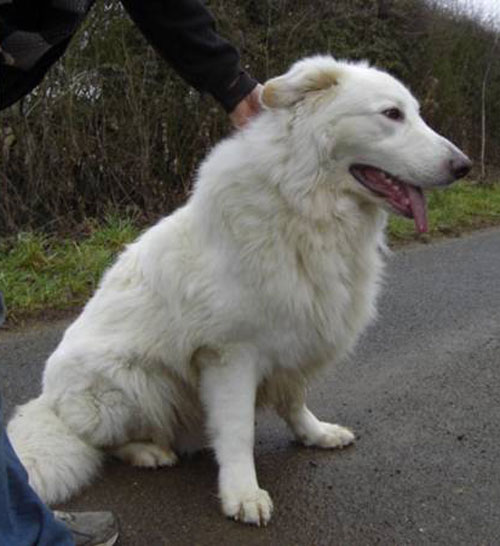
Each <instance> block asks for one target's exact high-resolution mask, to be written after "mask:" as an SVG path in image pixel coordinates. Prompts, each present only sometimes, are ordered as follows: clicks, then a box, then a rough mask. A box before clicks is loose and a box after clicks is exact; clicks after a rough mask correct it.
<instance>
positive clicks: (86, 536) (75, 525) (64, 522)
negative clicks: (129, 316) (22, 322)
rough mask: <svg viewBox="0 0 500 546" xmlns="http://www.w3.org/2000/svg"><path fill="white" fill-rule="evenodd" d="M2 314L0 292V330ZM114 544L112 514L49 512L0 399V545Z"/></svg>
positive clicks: (84, 545) (2, 320)
mask: <svg viewBox="0 0 500 546" xmlns="http://www.w3.org/2000/svg"><path fill="white" fill-rule="evenodd" d="M6 314H7V312H6V308H5V303H4V300H3V294H2V292H0V326H1V325H2V323H3V322H4V321H5V317H6ZM117 540H118V522H117V520H116V518H115V516H114V515H113V513H112V512H78V513H75V512H52V511H51V510H50V509H49V508H48V507H47V506H46V505H45V504H44V503H43V502H42V501H41V500H40V498H39V497H38V495H37V494H36V493H35V491H34V490H33V489H32V488H31V487H30V485H29V482H28V475H27V472H26V470H25V469H24V468H23V466H22V464H21V462H20V461H19V459H18V457H17V455H16V454H15V452H14V450H13V449H12V445H11V444H10V442H9V438H8V437H7V433H6V432H5V427H4V425H3V417H2V398H1V396H0V545H1V546H113V544H115V542H116V541H117Z"/></svg>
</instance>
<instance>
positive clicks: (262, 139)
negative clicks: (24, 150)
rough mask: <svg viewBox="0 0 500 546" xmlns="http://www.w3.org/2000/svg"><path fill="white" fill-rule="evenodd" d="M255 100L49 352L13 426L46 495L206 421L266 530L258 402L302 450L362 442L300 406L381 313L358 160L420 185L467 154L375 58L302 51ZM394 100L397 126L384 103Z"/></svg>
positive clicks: (241, 509)
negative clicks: (401, 116) (257, 448)
mask: <svg viewBox="0 0 500 546" xmlns="http://www.w3.org/2000/svg"><path fill="white" fill-rule="evenodd" d="M263 103H264V105H265V110H264V111H263V113H262V114H261V115H259V116H258V117H257V118H256V119H255V120H254V121H253V122H252V123H250V124H249V126H248V127H247V128H245V129H244V130H241V131H239V132H237V133H235V134H234V135H233V136H231V137H230V138H228V139H227V140H225V141H223V142H221V143H220V144H219V145H218V146H216V147H215V149H214V150H213V151H212V152H211V153H210V155H209V156H208V158H207V159H206V160H205V162H204V163H203V164H202V166H201V168H200V171H199V175H198V178H197V182H196V187H195V191H194V193H193V195H192V196H191V198H190V199H189V201H188V203H187V204H186V205H185V206H184V207H182V208H180V209H179V210H177V211H176V212H175V213H173V214H172V215H171V216H169V217H167V218H165V219H163V220H162V221H160V222H159V223H158V224H157V225H155V226H154V227H152V228H151V229H149V230H148V231H146V232H145V233H144V234H143V235H142V236H141V237H140V238H139V239H138V240H137V241H136V242H135V243H133V244H131V245H130V246H129V247H128V248H127V249H126V250H125V251H124V252H123V253H122V254H121V255H120V256H119V258H118V260H117V261H116V263H115V264H114V265H113V267H112V268H111V269H110V270H109V271H108V272H107V273H106V274H105V276H104V278H103V280H102V282H101V285H100V287H99V289H98V290H97V292H96V293H95V295H94V296H93V298H92V299H91V300H90V301H89V302H88V304H87V305H86V307H85V309H84V310H83V312H82V314H81V315H80V316H79V317H78V319H77V320H76V321H75V322H74V323H73V324H72V325H71V326H70V327H69V328H68V329H67V331H66V332H65V334H64V337H63V339H62V341H61V343H60V345H59V346H58V348H57V349H56V351H55V352H54V353H53V354H52V356H51V357H50V358H49V359H48V362H47V365H46V368H45V372H44V376H43V391H42V394H41V395H40V397H39V398H37V399H36V400H33V401H31V402H29V403H28V404H26V405H24V406H22V407H21V408H19V409H18V410H17V413H16V414H15V416H14V418H13V419H12V421H11V422H10V424H9V428H8V431H9V435H10V438H11V440H12V443H13V444H14V447H15V449H16V451H17V452H18V454H19V456H20V458H21V460H22V462H23V463H24V465H25V466H26V468H27V470H28V473H29V477H30V482H31V484H32V485H33V487H34V488H35V489H36V490H37V491H38V493H39V494H40V495H41V497H42V498H43V499H45V500H46V501H47V502H49V503H54V502H60V501H63V500H65V499H66V498H68V497H69V496H70V495H71V494H73V493H76V492H77V491H78V490H79V489H80V488H81V487H82V486H84V485H86V484H87V483H89V482H90V480H91V479H92V477H93V476H94V475H95V473H96V472H97V470H98V468H99V466H100V463H101V460H102V456H103V453H104V452H108V453H109V452H111V453H114V454H115V455H117V456H119V457H122V458H123V459H124V460H127V461H129V462H131V463H132V464H138V465H140V466H153V467H154V466H160V465H170V464H173V463H174V462H175V460H176V455H175V453H174V452H179V451H183V450H186V449H196V448H198V447H200V446H203V445H204V444H205V440H204V436H205V435H204V430H206V431H207V432H208V435H207V437H208V441H209V442H210V444H211V446H212V447H213V448H214V450H215V453H216V456H217V460H218V462H219V465H220V477H219V488H220V497H221V501H222V507H223V511H224V513H225V514H226V515H228V516H232V517H235V518H236V519H241V520H243V521H245V522H249V523H255V524H261V523H262V524H265V523H267V521H268V520H269V518H270V515H271V511H272V502H271V499H270V497H269V495H268V494H267V492H266V491H264V490H263V489H260V487H259V485H258V482H257V476H256V472H255V467H254V461H253V441H254V412H255V406H256V403H257V405H259V404H268V405H272V406H274V407H275V408H276V409H277V411H278V412H279V414H280V415H281V416H282V417H283V418H284V419H285V420H286V421H287V423H288V424H289V425H290V427H291V429H292V430H293V432H294V433H295V435H296V436H297V438H298V439H300V440H301V441H302V442H303V443H305V444H306V445H312V446H320V447H324V448H331V447H341V446H343V445H346V444H348V443H350V442H352V441H353V438H354V436H353V434H352V433H351V432H350V431H349V430H348V429H345V428H342V427H340V426H338V425H332V424H328V423H323V422H321V421H319V420H318V419H317V418H316V417H315V416H314V415H313V414H312V413H311V412H310V411H309V409H308V408H307V407H306V405H305V389H306V385H307V383H308V379H309V378H310V376H311V375H312V373H313V372H314V371H315V370H318V369H320V368H322V367H323V366H325V365H327V364H331V363H333V362H335V361H338V360H339V359H340V358H342V357H343V356H344V355H346V354H347V353H348V351H350V350H351V349H352V347H353V345H354V344H355V342H356V340H357V338H358V336H359V334H360V333H361V332H362V330H363V329H364V327H365V326H366V325H367V324H368V322H369V321H370V320H371V319H372V318H373V317H374V315H375V300H376V296H377V292H378V289H379V285H380V280H381V273H382V265H383V260H382V251H383V248H384V234H383V231H384V225H385V222H386V212H385V211H384V210H383V206H381V205H382V203H381V201H380V200H379V199H378V198H376V197H375V196H374V195H372V194H371V193H370V192H369V191H368V190H366V189H365V188H364V187H362V186H361V184H359V183H358V182H357V181H356V180H354V178H353V177H352V176H351V175H350V174H349V171H348V167H349V165H350V164H352V163H353V162H371V164H375V165H376V166H378V167H380V168H384V169H386V170H387V171H389V172H391V173H393V174H395V175H397V176H401V178H403V179H409V180H413V181H414V182H415V183H417V184H420V185H423V186H425V185H429V184H430V183H431V182H432V181H443V180H445V179H446V178H447V177H448V176H449V173H448V163H449V160H450V157H452V156H453V155H454V154H457V153H459V152H458V151H457V150H456V148H454V147H453V145H451V144H450V143H449V142H448V141H446V140H445V139H443V138H442V137H440V136H438V135H436V133H434V132H433V131H431V130H430V129H429V128H428V127H427V126H426V125H425V124H424V122H423V121H422V120H421V118H420V117H419V114H418V105H417V103H416V101H415V99H413V97H412V96H411V95H410V93H409V92H408V91H407V90H406V89H405V88H404V87H403V86H402V85H401V84H400V83H399V82H397V81H396V80H395V79H393V78H392V77H391V76H389V75H387V74H385V73H384V72H381V71H378V70H376V69H374V68H370V67H368V66H367V65H366V64H349V63H345V62H338V61H335V60H333V59H332V58H330V57H314V58H310V59H306V60H304V61H301V62H299V63H297V64H296V65H295V66H294V67H292V69H291V70H290V72H289V73H287V74H285V75H284V76H282V77H280V78H277V79H275V80H271V81H270V82H268V83H267V84H266V86H265V89H264V93H263ZM396 106H397V107H398V108H401V109H403V110H404V112H405V121H404V123H401V124H399V125H398V124H396V123H395V122H393V121H391V120H388V119H387V118H386V117H384V116H382V115H381V114H380V112H381V111H382V110H383V109H386V108H390V107H396Z"/></svg>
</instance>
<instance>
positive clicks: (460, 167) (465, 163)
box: [450, 156, 472, 180]
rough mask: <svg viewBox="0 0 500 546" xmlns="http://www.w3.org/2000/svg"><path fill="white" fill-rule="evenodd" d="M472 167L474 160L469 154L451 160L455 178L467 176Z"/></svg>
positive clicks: (451, 168)
mask: <svg viewBox="0 0 500 546" xmlns="http://www.w3.org/2000/svg"><path fill="white" fill-rule="evenodd" d="M471 168H472V161H471V160H470V159H469V158H468V157H467V156H463V157H461V158H459V159H451V160H450V170H451V173H452V174H453V177H454V178H455V180H458V179H459V178H463V177H464V176H466V175H467V174H468V173H469V172H470V170H471Z"/></svg>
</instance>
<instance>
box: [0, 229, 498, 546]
mask: <svg viewBox="0 0 500 546" xmlns="http://www.w3.org/2000/svg"><path fill="white" fill-rule="evenodd" d="M63 327H64V324H63V323H57V324H46V325H40V326H38V327H36V328H32V329H30V330H28V331H23V332H17V333H8V332H4V333H1V334H0V363H1V365H0V381H1V390H2V393H3V396H4V405H5V407H6V410H7V412H8V411H9V410H10V409H11V408H12V407H13V405H15V404H17V403H20V402H23V401H25V400H27V399H28V398H29V397H31V396H33V395H35V394H36V393H37V392H38V390H39V378H40V374H41V371H42V366H43V361H44V358H45V357H46V356H47V355H48V354H49V352H50V351H51V350H52V349H53V347H54V346H55V344H56V343H57V341H58V338H59V336H60V334H61V331H62V328H63ZM499 368H500V230H498V229H496V230H488V231H485V232H481V233H476V234H473V235H470V236H467V237H464V238H462V239H457V240H448V241H444V242H439V243H437V244H432V245H428V246H419V247H413V248H407V249H405V250H401V251H398V252H396V253H395V255H394V256H393V257H392V258H391V259H390V265H389V271H388V276H387V280H386V286H385V290H384V294H383V297H382V299H381V301H380V318H379V320H378V322H377V323H376V324H375V325H374V326H372V327H371V328H370V330H369V331H368V332H367V333H366V335H365V336H364V338H363V340H362V342H361V343H360V345H359V347H358V350H357V352H356V354H355V356H354V357H352V358H351V359H350V360H349V361H348V362H344V363H342V364H341V365H339V366H337V367H336V368H335V369H331V370H329V371H328V373H327V375H326V377H325V379H324V380H322V381H319V382H318V383H317V384H316V385H315V388H314V389H313V390H312V392H311V395H310V406H311V407H312V409H313V410H315V411H316V413H317V414H318V415H319V416H320V417H321V418H323V419H328V420H332V421H336V422H339V423H341V424H344V425H347V426H351V427H352V428H353V429H354V431H355V432H356V434H357V436H358V440H357V442H356V444H355V445H354V446H353V447H351V448H348V449H345V450H343V451H332V452H325V451H321V450H316V449H307V448H303V447H299V446H297V445H295V444H294V443H293V442H292V441H291V436H290V434H289V432H288V431H287V429H286V428H285V426H284V425H283V424H282V423H281V422H280V421H279V420H278V419H277V418H276V417H275V416H274V415H271V414H263V415H259V417H258V422H257V432H256V438H257V446H256V461H257V470H258V474H259V481H260V484H261V486H262V487H264V488H266V489H267V490H268V491H269V492H270V494H271V496H272V497H273V500H274V503H275V513H274V517H273V519H272V520H271V523H270V524H269V526H268V527H267V528H263V529H257V528H249V527H244V526H242V525H240V524H237V523H234V522H231V521H228V520H225V519H224V518H223V516H222V515H221V514H220V512H219V505H218V500H217V498H216V466H215V464H214V462H213V460H212V458H211V456H210V455H209V454H201V455H198V456H196V457H194V458H192V459H188V460H182V461H181V462H180V464H179V465H178V466H177V467H174V468H171V469H164V470H159V471H144V470H136V469H133V468H129V467H127V466H126V465H124V464H120V463H115V462H113V463H109V464H108V465H107V467H106V469H105V471H104V473H103V475H102V477H101V478H100V479H99V480H98V481H97V482H96V483H95V484H94V485H93V486H91V487H90V488H88V489H86V490H85V491H84V492H83V493H82V494H81V495H80V496H78V497H77V498H75V499H74V500H73V501H72V502H70V503H68V504H66V505H65V506H64V508H68V509H112V510H114V511H115V512H116V513H117V514H118V515H119V517H120V520H121V525H122V538H121V542H120V544H121V545H122V546H144V545H147V546H163V545H182V546H194V545H207V546H208V545H217V546H225V545H231V546H232V545H238V546H239V545H242V546H245V545H247V546H248V545H259V546H267V545H272V546H281V545H283V546H293V545H297V546H323V545H331V546H337V545H340V546H350V545H353V546H354V545H355V546H364V545H372V544H383V545H391V544H397V545H412V546H413V545H420V544H423V545H427V544H432V545H436V544H439V545H441V544H442V545H446V546H448V545H470V546H480V545H483V546H486V545H488V546H490V545H491V546H493V545H498V544H500V370H499Z"/></svg>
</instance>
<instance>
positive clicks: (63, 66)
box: [0, 0, 500, 235]
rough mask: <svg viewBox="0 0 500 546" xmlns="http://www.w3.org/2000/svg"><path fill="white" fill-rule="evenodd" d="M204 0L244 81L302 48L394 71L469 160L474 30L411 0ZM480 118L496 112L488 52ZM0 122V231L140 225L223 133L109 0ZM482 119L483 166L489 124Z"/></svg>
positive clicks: (491, 138)
mask: <svg viewBox="0 0 500 546" xmlns="http://www.w3.org/2000/svg"><path fill="white" fill-rule="evenodd" d="M209 7H210V9H212V11H213V12H214V13H215V15H216V18H217V20H218V22H219V30H220V33H221V34H223V35H224V36H226V37H228V38H229V39H230V41H232V42H233V43H234V44H235V45H236V46H237V47H239V49H240V50H241V52H242V59H243V64H244V66H245V67H246V68H247V69H248V70H249V71H250V72H251V73H252V74H254V75H255V76H256V77H257V78H259V79H261V80H265V79H266V78H268V77H269V76H272V75H275V74H278V73H280V72H282V71H283V70H285V69H286V68H287V66H289V65H290V64H291V63H292V62H293V61H295V60H296V59H298V58H300V57H302V56H304V55H308V54H312V53H318V52H332V53H333V54H334V55H335V56H337V57H340V58H342V57H344V58H345V57H348V58H355V59H356V58H357V59H360V58H368V59H369V60H370V61H372V62H374V63H376V64H378V65H380V66H382V67H385V68H387V69H388V70H390V71H392V72H393V73H395V74H396V75H397V76H399V77H401V78H402V79H403V80H405V81H406V82H407V83H408V84H409V85H410V87H411V88H412V89H413V90H414V91H415V93H416V94H417V96H419V97H420V99H421V101H422V105H423V110H424V114H425V115H426V116H427V117H428V118H429V119H430V120H431V122H432V124H433V125H434V126H435V127H436V128H437V129H438V130H440V131H442V132H444V133H445V134H446V135H447V136H449V137H450V138H451V139H452V140H454V141H455V142H456V143H457V144H458V145H459V146H462V147H463V148H464V149H465V150H466V151H468V152H469V153H471V154H472V156H475V157H477V156H478V154H479V146H480V131H481V128H480V119H481V116H480V108H481V82H482V78H483V74H484V71H485V67H486V64H487V62H488V55H490V53H491V44H492V42H493V39H494V32H493V31H492V30H489V29H488V28H487V27H486V26H484V25H481V24H479V23H478V22H474V21H470V20H469V19H467V18H466V17H465V16H463V15H462V14H460V13H457V12H453V11H446V10H444V9H443V8H441V7H436V6H434V7H433V6H430V5H429V4H427V3H426V2H424V1H423V0H400V1H395V0H394V1H392V0H338V1H337V2H333V3H332V2H331V1H327V0H316V1H315V2H313V3H310V2H304V1H300V0H247V1H246V2H241V1H236V0H217V1H213V2H211V3H210V4H209ZM487 119H500V63H499V62H498V60H497V61H495V62H494V63H493V66H492V70H491V74H490V79H489V86H488V101H487ZM1 120H2V121H1V126H0V130H1V132H0V145H1V153H2V162H1V164H0V192H1V196H2V197H1V200H0V234H4V235H5V234H9V233H14V232H16V231H19V230H21V229H22V230H26V229H31V228H43V229H45V230H47V231H61V230H63V231H64V230H68V229H71V230H73V229H78V227H79V226H80V225H82V223H84V222H85V220H86V219H87V218H103V217H105V216H106V215H108V214H110V213H116V212H117V211H118V212H119V213H122V214H123V213H125V214H127V215H134V217H136V218H137V219H139V220H143V221H151V220H153V219H154V218H156V217H157V216H159V215H162V214H165V213H167V212H169V211H170V210H172V209H173V208H175V207H176V206H178V205H179V204H180V203H182V202H183V200H184V199H185V197H186V194H187V193H188V192H189V189H190V187H191V183H192V179H193V175H194V173H195V171H196V167H197V165H198V163H199V161H200V159H201V158H202V157H203V156H204V155H205V153H206V151H207V149H209V148H210V147H211V146H212V145H213V143H214V142H216V141H217V140H219V139H220V138H221V136H222V135H224V134H226V133H227V131H228V121H227V119H226V116H225V114H223V113H222V111H221V110H220V108H219V107H218V106H217V105H216V104H215V103H214V102H213V101H212V100H211V99H210V98H208V97H202V96H199V95H198V93H196V92H194V91H192V90H191V89H189V88H188V87H187V86H186V85H185V84H184V83H183V82H182V81H180V79H179V78H178V77H177V76H176V75H175V74H173V73H172V71H171V70H170V69H169V68H168V67H167V66H166V65H165V63H164V62H163V61H162V60H161V59H160V58H159V57H158V56H157V55H156V53H155V52H154V51H153V50H152V48H151V47H149V46H148V45H147V44H146V42H145V41H144V39H143V38H142V36H141V35H140V34H139V33H138V31H137V30H136V29H135V27H134V26H133V25H132V23H131V22H130V21H129V19H128V18H127V16H126V14H125V13H124V11H123V9H122V7H121V4H119V3H117V2H115V1H112V0H106V1H104V2H102V3H98V4H97V5H96V6H95V8H94V9H93V11H92V12H91V14H90V16H89V17H88V19H87V21H86V23H85V25H84V27H83V28H82V29H81V30H80V31H79V33H78V35H77V37H76V38H75V40H74V41H73V43H72V45H71V47H70V49H69V51H68V52H67V54H66V55H65V56H64V58H63V59H62V60H61V61H60V62H59V63H58V64H57V65H56V66H55V67H54V68H53V69H52V70H51V72H50V73H49V75H48V76H47V77H46V79H45V80H44V82H43V83H42V84H41V85H40V86H39V87H38V88H37V89H36V90H35V91H34V92H33V93H32V94H31V95H30V96H29V97H27V98H26V99H24V100H23V101H22V102H21V103H18V104H17V105H15V106H13V107H11V108H10V109H8V110H6V111H4V112H2V118H1ZM487 129H488V132H487V138H488V147H487V158H488V159H489V161H490V163H493V161H494V160H495V158H496V155H498V154H495V152H494V150H495V147H496V149H498V147H499V145H500V126H498V124H491V123H490V124H489V125H488V127H487ZM497 161H498V159H497Z"/></svg>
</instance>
